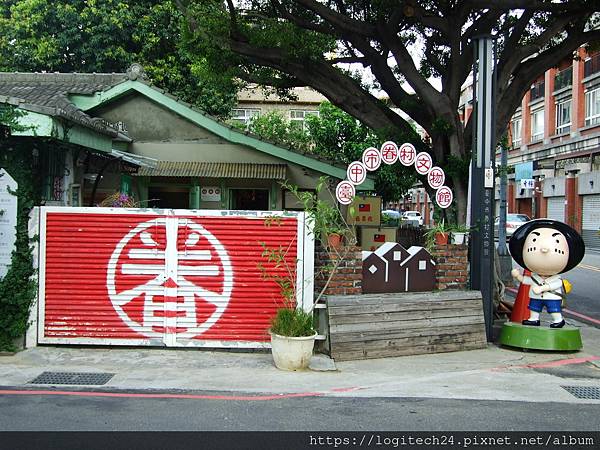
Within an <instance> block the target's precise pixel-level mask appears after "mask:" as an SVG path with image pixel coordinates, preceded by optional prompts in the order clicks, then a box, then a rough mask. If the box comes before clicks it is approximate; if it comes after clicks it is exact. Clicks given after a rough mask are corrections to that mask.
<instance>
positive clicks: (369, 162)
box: [362, 147, 381, 172]
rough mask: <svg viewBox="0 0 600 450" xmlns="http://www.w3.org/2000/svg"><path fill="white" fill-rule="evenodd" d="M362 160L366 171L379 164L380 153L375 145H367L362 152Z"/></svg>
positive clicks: (375, 167)
mask: <svg viewBox="0 0 600 450" xmlns="http://www.w3.org/2000/svg"><path fill="white" fill-rule="evenodd" d="M362 162H363V164H364V165H365V167H366V168H367V170H368V171H370V172H372V171H374V170H377V169H379V166H380V165H381V153H379V150H377V149H376V148H375V147H369V148H368V149H366V150H365V151H364V152H363V154H362Z"/></svg>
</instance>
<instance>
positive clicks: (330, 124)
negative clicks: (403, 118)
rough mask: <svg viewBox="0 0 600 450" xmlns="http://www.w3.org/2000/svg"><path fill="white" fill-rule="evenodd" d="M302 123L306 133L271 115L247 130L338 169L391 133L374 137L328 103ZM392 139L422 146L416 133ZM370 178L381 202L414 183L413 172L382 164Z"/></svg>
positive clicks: (283, 118)
mask: <svg viewBox="0 0 600 450" xmlns="http://www.w3.org/2000/svg"><path fill="white" fill-rule="evenodd" d="M305 121H306V128H307V129H306V130H305V129H303V128H301V127H299V126H296V124H293V123H290V121H289V120H288V119H287V118H286V117H284V116H283V114H281V113H280V112H277V111H273V112H268V113H266V114H264V115H262V116H258V117H255V118H253V119H252V121H251V122H250V125H249V127H248V129H249V131H251V132H252V133H254V134H256V135H258V136H260V137H261V138H262V139H266V140H269V141H272V142H275V143H277V144H279V145H283V146H286V147H291V148H294V149H296V150H300V151H303V152H307V153H311V154H313V155H317V156H321V157H323V158H325V159H327V160H328V161H331V162H332V163H334V164H340V165H347V164H348V163H350V162H352V161H355V160H360V159H361V157H362V153H363V151H364V150H365V149H366V148H368V147H379V146H381V144H382V143H383V142H384V141H386V140H388V139H391V138H392V137H391V134H390V132H391V130H379V132H377V133H376V132H375V131H373V130H371V129H370V128H369V127H367V126H365V125H364V124H362V123H361V122H360V121H358V120H357V119H355V118H354V117H352V116H351V115H350V114H348V113H346V112H344V111H342V110H341V109H339V108H337V107H335V106H333V105H332V104H331V103H329V102H323V103H321V105H320V106H319V114H318V115H317V114H314V115H309V116H308V117H306V119H305ZM232 123H233V124H235V122H232ZM235 125H236V126H237V124H235ZM240 128H241V127H240ZM394 138H395V139H398V140H397V142H413V143H415V144H416V145H415V146H416V147H419V145H421V146H422V142H420V141H416V133H415V134H413V135H411V136H405V135H396V136H394ZM373 175H374V177H375V190H376V192H377V193H378V195H380V196H382V197H383V198H384V199H385V200H397V199H399V198H401V196H402V195H403V194H404V193H406V191H407V190H408V188H410V187H411V186H412V184H413V183H414V181H415V179H416V178H415V174H414V170H411V169H410V168H406V167H404V166H402V165H401V164H394V165H391V166H389V165H387V164H383V165H382V166H381V167H380V168H379V169H378V170H377V171H376V172H374V174H373Z"/></svg>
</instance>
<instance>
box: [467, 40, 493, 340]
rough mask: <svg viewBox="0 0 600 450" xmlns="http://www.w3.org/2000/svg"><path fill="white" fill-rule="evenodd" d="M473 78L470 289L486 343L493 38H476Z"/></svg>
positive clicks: (490, 305)
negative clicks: (477, 297)
mask: <svg viewBox="0 0 600 450" xmlns="http://www.w3.org/2000/svg"><path fill="white" fill-rule="evenodd" d="M475 40H476V44H477V45H476V46H475V48H476V54H475V67H476V70H474V77H475V79H476V89H475V90H474V92H476V100H475V101H474V102H473V103H474V104H475V114H476V122H475V123H476V126H477V128H476V132H475V133H474V138H475V142H474V144H475V150H476V151H475V152H474V154H475V158H476V160H475V164H474V165H473V170H472V178H473V189H472V190H471V195H472V199H471V208H472V210H471V217H472V222H473V223H474V224H475V228H476V229H478V230H479V231H477V232H475V233H474V241H473V252H472V255H471V258H472V259H471V287H472V288H473V289H479V290H481V294H482V296H483V308H484V310H483V312H484V317H485V324H486V334H487V338H488V341H491V339H492V320H493V274H494V233H493V229H492V227H493V223H494V220H493V217H494V209H495V208H494V176H493V174H492V177H491V179H492V180H491V183H489V182H488V183H486V182H485V174H486V172H488V173H489V172H490V171H491V172H493V170H494V163H495V146H496V136H495V132H494V128H495V103H494V102H495V96H494V76H495V73H494V72H495V54H494V45H495V41H494V37H493V36H481V37H477V38H476V39H475Z"/></svg>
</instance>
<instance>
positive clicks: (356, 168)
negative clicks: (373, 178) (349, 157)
mask: <svg viewBox="0 0 600 450" xmlns="http://www.w3.org/2000/svg"><path fill="white" fill-rule="evenodd" d="M346 175H347V176H348V181H350V183H352V184H354V185H357V186H358V185H359V184H362V183H363V181H365V180H366V179H367V168H366V167H365V165H364V164H363V163H361V162H360V161H353V162H351V163H350V164H349V165H348V170H346Z"/></svg>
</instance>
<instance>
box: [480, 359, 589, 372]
mask: <svg viewBox="0 0 600 450" xmlns="http://www.w3.org/2000/svg"><path fill="white" fill-rule="evenodd" d="M599 359H600V356H587V357H584V358H569V359H559V360H557V361H550V362H545V363H532V364H523V365H520V366H502V367H494V368H493V369H490V370H491V371H492V372H501V371H503V370H507V369H542V368H548V367H560V366H567V365H570V364H583V363H586V362H590V361H597V360H599Z"/></svg>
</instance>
